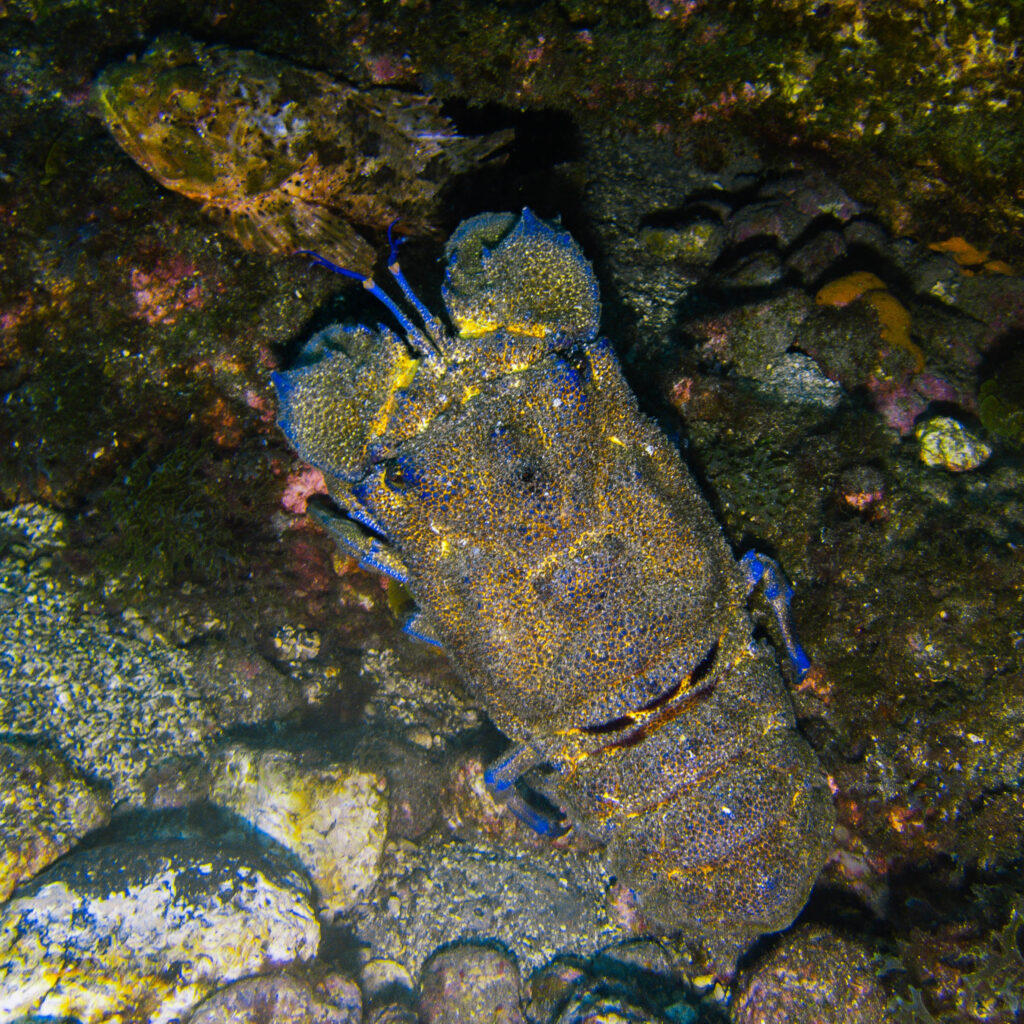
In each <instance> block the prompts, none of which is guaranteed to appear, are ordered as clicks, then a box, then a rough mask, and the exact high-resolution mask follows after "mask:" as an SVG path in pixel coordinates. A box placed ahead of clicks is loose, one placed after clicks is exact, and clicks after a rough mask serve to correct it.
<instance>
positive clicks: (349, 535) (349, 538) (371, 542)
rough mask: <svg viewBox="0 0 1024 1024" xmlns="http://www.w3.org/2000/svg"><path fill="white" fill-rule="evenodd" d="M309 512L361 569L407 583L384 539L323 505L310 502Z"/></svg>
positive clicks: (405, 572) (404, 570)
mask: <svg viewBox="0 0 1024 1024" xmlns="http://www.w3.org/2000/svg"><path fill="white" fill-rule="evenodd" d="M309 514H310V516H311V517H312V518H313V519H314V520H315V521H316V522H317V523H318V524H319V525H320V526H322V527H323V528H324V529H325V530H326V531H327V532H328V533H329V534H330V535H331V537H332V538H333V539H334V541H335V543H337V544H338V546H339V547H341V548H342V549H343V550H345V551H348V552H350V553H351V554H352V555H353V556H354V557H355V558H357V559H358V560H359V564H360V565H361V566H362V567H363V568H364V569H369V570H370V571H371V572H382V573H384V575H385V576H390V577H391V578H392V579H393V580H397V581H398V582H399V583H408V581H409V570H408V569H407V568H406V567H405V563H404V562H402V560H401V559H400V558H399V557H398V555H396V554H395V552H394V551H393V550H392V549H391V548H390V547H389V546H388V545H387V544H385V543H384V541H382V540H380V539H379V538H378V537H374V536H373V535H372V534H370V533H367V531H366V530H364V529H363V528H362V527H361V526H359V524H358V523H354V522H353V521H352V520H351V519H349V518H348V517H347V516H339V515H338V514H337V513H335V512H332V511H331V510H330V509H328V508H325V507H324V506H323V505H320V504H310V506H309Z"/></svg>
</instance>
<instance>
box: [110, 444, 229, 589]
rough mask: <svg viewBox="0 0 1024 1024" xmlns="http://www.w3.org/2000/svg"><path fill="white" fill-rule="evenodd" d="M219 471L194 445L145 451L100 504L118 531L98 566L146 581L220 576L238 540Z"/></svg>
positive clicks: (209, 455) (208, 454)
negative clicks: (156, 453) (158, 453)
mask: <svg viewBox="0 0 1024 1024" xmlns="http://www.w3.org/2000/svg"><path fill="white" fill-rule="evenodd" d="M220 468H221V467H220V466H219V464H218V462H217V460H216V459H215V457H214V455H213V453H212V452H210V451H209V450H206V449H204V448H202V447H196V446H195V445H194V444H192V443H188V442H185V443H182V444H179V445H177V446H176V447H174V448H172V449H171V450H170V451H168V452H166V453H164V454H163V455H160V456H156V455H151V454H144V455H141V456H139V457H138V458H137V459H136V460H135V461H134V462H133V463H132V464H131V466H130V467H129V468H128V471H127V473H126V474H125V475H124V476H123V477H122V478H121V480H119V481H118V482H117V483H116V484H113V485H112V486H110V487H108V488H107V489H106V490H105V491H104V492H103V494H102V495H101V496H100V498H99V500H98V501H97V503H96V504H97V508H98V510H99V511H100V512H101V513H102V514H103V515H104V516H105V517H107V518H108V519H109V521H110V524H111V530H112V534H111V537H110V539H109V542H108V544H107V545H106V546H104V547H103V548H102V549H101V551H100V555H99V564H100V568H101V569H104V570H105V571H107V572H112V573H117V574H119V575H122V576H125V575H127V576H129V577H132V578H135V579H138V580H146V581H151V580H153V579H154V578H157V579H163V580H178V579H182V578H191V579H197V578H198V579H200V580H211V579H219V578H220V577H221V576H222V575H223V574H224V573H225V572H226V571H227V570H228V568H229V567H230V566H231V565H232V564H233V563H234V561H235V559H236V557H237V551H238V548H239V544H240V542H239V540H238V539H237V538H236V537H235V536H234V534H233V532H232V530H231V528H230V524H229V510H228V507H227V506H228V503H227V498H226V495H225V493H224V490H223V487H224V486H225V485H224V481H223V480H222V479H221V478H220Z"/></svg>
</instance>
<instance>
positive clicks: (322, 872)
mask: <svg viewBox="0 0 1024 1024" xmlns="http://www.w3.org/2000/svg"><path fill="white" fill-rule="evenodd" d="M211 799H213V800H214V802H216V803H218V804H220V805H221V806H222V807H226V808H228V809H229V810H232V811H234V812H235V813H236V814H238V815H240V816H241V817H243V818H245V820H246V821H248V822H250V823H251V824H252V825H254V826H255V827H256V828H258V829H259V830H260V831H261V832H264V833H266V834H267V835H268V836H270V837H271V838H272V839H276V840H277V841H278V842H279V843H281V845H282V846H284V847H286V848H287V849H289V850H291V851H292V853H294V854H295V855H296V856H297V857H298V858H299V860H300V861H301V862H302V864H303V866H304V867H305V868H306V870H307V871H308V872H309V873H310V877H311V878H312V879H313V882H314V884H315V885H316V888H317V892H318V894H319V897H320V900H321V901H322V904H323V907H324V909H325V910H326V912H327V913H328V914H329V915H333V914H336V913H339V912H341V911H344V910H348V909H350V908H351V907H352V906H353V905H354V904H355V902H356V901H357V900H358V899H359V898H360V897H361V896H363V895H365V894H366V893H367V892H368V891H369V889H370V888H371V886H372V885H373V883H374V882H375V881H376V880H377V875H378V872H379V871H380V859H381V854H382V852H383V850H384V839H385V837H386V835H387V826H388V797H387V786H386V783H385V781H384V779H382V778H381V777H380V776H378V775H373V774H370V773H368V772H361V771H358V770H357V769H355V768H353V767H351V766H346V765H341V764H332V765H325V766H306V765H303V764H302V763H300V762H298V761H297V760H296V759H295V758H294V756H293V755H291V754H288V753H286V752H285V751H277V750H263V751H257V750H250V749H247V748H245V747H240V746H234V747H229V748H228V749H226V750H224V751H222V752H221V753H220V754H219V755H218V757H217V761H216V767H215V768H214V780H213V787H212V790H211Z"/></svg>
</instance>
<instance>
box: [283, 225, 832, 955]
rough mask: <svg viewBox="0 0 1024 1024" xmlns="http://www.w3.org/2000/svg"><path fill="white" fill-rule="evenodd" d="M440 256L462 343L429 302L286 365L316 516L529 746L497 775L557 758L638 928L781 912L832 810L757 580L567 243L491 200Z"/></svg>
mask: <svg viewBox="0 0 1024 1024" xmlns="http://www.w3.org/2000/svg"><path fill="white" fill-rule="evenodd" d="M447 255H448V260H449V269H448V276H447V282H446V288H445V302H446V305H447V307H448V312H449V315H450V317H451V319H452V321H453V323H454V325H455V328H456V332H457V333H450V332H447V331H445V330H444V329H443V328H442V327H441V325H440V324H439V323H437V322H436V321H434V320H433V319H432V318H431V317H430V316H429V314H428V313H427V312H426V310H421V311H420V312H421V313H422V314H423V316H422V319H423V321H424V324H425V327H426V333H424V332H423V331H421V330H420V329H418V328H416V327H414V326H413V324H412V323H411V322H408V321H403V328H404V329H405V332H406V341H405V342H403V341H401V340H399V339H398V338H397V337H396V336H395V335H393V334H391V333H390V332H387V331H382V332H373V331H370V330H368V329H366V328H363V327H357V328H351V329H345V328H340V327H333V328H328V329H327V330H326V331H324V332H322V333H321V334H320V335H318V336H317V337H316V338H315V339H314V340H313V341H312V342H311V343H310V347H309V348H308V349H307V351H306V354H305V356H304V357H303V358H302V359H301V360H300V363H299V365H298V366H297V367H296V368H295V369H293V370H291V371H290V372H288V373H285V374H280V375H277V377H276V384H277V387H278V391H279V395H280V399H281V420H280V422H281V426H282V428H283V429H284V432H285V433H286V434H287V435H288V437H289V439H290V440H291V441H292V443H293V444H294V445H295V447H296V449H297V450H298V451H299V453H300V455H302V456H303V457H304V458H307V459H308V460H310V461H311V462H313V463H314V464H315V465H316V466H317V467H318V468H319V469H321V470H322V471H323V473H324V476H325V479H326V480H327V483H328V489H329V491H330V493H331V495H332V497H333V498H334V499H335V501H336V503H337V504H338V505H339V506H340V507H341V508H342V509H344V510H345V511H346V512H347V513H348V514H349V515H348V517H342V516H337V515H333V514H329V515H327V516H323V517H322V521H323V522H324V523H325V525H327V527H328V529H329V530H330V531H331V532H332V533H333V534H334V535H335V537H336V538H337V539H338V541H339V542H340V543H341V544H342V545H344V546H345V547H347V548H349V549H350V550H352V551H354V552H355V553H356V554H357V555H358V556H359V557H360V559H361V560H362V562H363V564H364V566H367V567H371V568H376V569H378V570H381V571H383V572H385V573H387V574H389V575H391V576H392V577H394V578H396V579H398V580H400V581H401V582H403V583H405V584H406V585H407V586H408V588H409V590H410V591H411V593H412V595H413V597H414V598H415V599H416V602H417V604H418V606H419V610H418V612H417V613H416V614H415V615H414V616H413V617H412V619H411V620H410V622H409V623H408V628H409V631H410V632H412V633H414V634H415V635H418V636H420V637H423V638H426V639H428V640H432V641H434V642H437V643H440V644H441V645H442V646H443V647H444V648H445V650H446V651H447V652H448V654H449V656H450V657H451V659H452V662H453V663H454V665H455V667H456V668H457V670H458V671H459V672H460V674H461V675H462V676H463V678H464V679H465V680H466V682H467V684H468V686H469V687H470V688H471V690H472V692H473V693H474V694H475V695H476V696H477V697H478V698H479V699H480V700H481V702H482V703H483V704H484V706H485V707H486V708H487V710H488V713H489V714H490V715H491V717H492V718H493V720H494V721H495V723H496V724H497V725H498V726H499V727H500V728H501V729H502V730H504V731H505V732H506V733H508V734H509V735H510V736H511V737H513V738H514V739H515V740H517V741H518V742H519V744H520V746H519V747H517V748H515V749H514V750H513V752H512V754H511V755H510V756H507V757H505V758H503V759H502V761H501V763H500V764H499V765H497V766H495V767H494V768H492V770H491V772H490V773H489V775H490V781H492V782H493V783H494V784H495V787H496V788H497V789H498V790H499V791H502V790H504V791H506V792H509V791H512V792H514V790H511V787H512V783H513V782H514V780H515V778H516V777H517V776H518V775H520V774H522V772H524V771H528V770H529V769H530V768H532V767H536V766H538V765H541V764H548V765H550V766H552V767H554V768H555V769H557V771H555V772H553V773H551V774H550V775H549V776H548V777H547V778H546V780H545V781H544V782H543V783H541V785H543V787H544V789H545V790H546V792H548V794H549V795H550V796H551V797H552V799H553V800H555V801H556V802H557V803H559V804H561V805H562V806H564V807H565V808H566V809H567V811H568V812H569V813H570V815H571V817H572V818H573V819H574V821H575V822H576V823H577V825H578V826H579V827H581V828H583V829H585V830H586V831H588V832H589V833H591V834H592V835H594V836H595V837H597V838H598V839H600V840H601V841H602V842H603V843H605V844H606V847H607V851H608V856H609V858H610V864H611V867H612V869H613V870H614V871H615V873H616V874H617V875H618V877H619V878H620V880H622V881H623V882H624V883H625V884H626V885H627V886H628V887H629V889H630V890H631V898H632V899H635V906H636V910H637V911H638V913H639V916H640V918H641V920H642V921H643V923H644V924H645V926H646V927H648V928H650V929H654V930H659V931H664V932H670V931H676V930H680V929H684V928H688V929H694V930H697V931H701V932H703V933H705V934H707V935H713V936H719V937H728V938H734V939H735V938H738V939H743V938H749V937H750V936H753V935H757V934H760V933H762V932H766V931H771V930H774V929H778V928H782V927H785V926H786V925H787V924H788V923H789V922H790V921H791V920H792V919H793V917H794V916H795V915H796V914H797V912H798V911H799V910H800V908H801V907H802V906H803V903H804V901H805V900H806V898H807V894H808V892H809V891H810V888H811V886H812V885H813V883H814V880H815V878H816V876H817V873H818V871H819V869H820V867H821V865H822V862H823V861H824V857H825V852H826V848H827V844H828V842H829V836H830V833H831V826H832V808H831V801H830V798H829V795H828V791H827V788H826V785H825V780H824V777H823V775H822V772H821V770H820V768H819V766H818V764H817V762H816V759H815V757H814V755H813V753H812V752H811V750H810V748H809V747H808V746H807V744H806V743H805V742H804V740H803V739H802V738H801V737H800V735H799V734H798V733H797V732H796V729H795V721H794V717H793V712H792V708H791V706H790V704H789V699H788V696H787V694H786V690H785V686H784V683H783V680H782V677H781V675H780V673H779V670H778V667H777V665H776V661H775V656H774V652H772V651H771V649H770V648H768V647H767V646H766V645H764V644H760V643H755V642H754V640H753V638H752V626H751V622H750V619H749V616H748V613H747V610H746V599H747V593H748V590H749V583H748V577H747V575H746V574H745V572H744V570H743V568H742V567H741V565H740V564H738V563H737V562H736V560H735V559H734V558H733V555H732V552H731V551H730V549H729V546H728V544H727V543H726V541H725V539H724V537H723V535H722V532H721V529H720V528H719V526H718V524H717V523H716V521H715V519H714V517H713V516H712V514H711V511H710V509H709V507H708V505H707V503H706V502H705V500H704V498H703V496H702V495H701V494H700V492H699V490H698V489H697V486H696V484H695V482H694V481H693V479H692V477H691V476H690V475H689V474H688V472H687V471H686V469H685V468H684V466H683V464H682V462H681V461H680V459H679V456H678V453H677V452H676V450H675V449H674V448H673V447H672V445H671V444H670V443H669V442H668V440H667V439H666V438H665V437H664V436H663V435H662V434H661V433H660V432H659V431H658V430H657V428H656V427H655V426H654V425H653V424H652V423H650V422H649V421H647V420H646V419H645V418H644V417H643V416H642V415H641V414H640V413H639V411H638V409H637V406H636V402H635V400H634V398H633V396H632V394H631V393H630V391H629V389H628V387H627V385H626V384H625V381H624V379H623V377H622V374H621V371H620V370H619V366H618V362H617V361H616V359H615V356H614V354H613V353H612V351H611V348H610V347H609V346H608V344H607V343H605V342H601V341H596V340H595V335H596V333H597V322H598V318H599V315H600V305H599V300H598V295H597V287H596V283H595V279H594V276H593V272H592V270H591V268H590V266H589V264H588V263H587V262H586V260H585V259H584V258H583V256H582V253H581V252H580V250H579V248H578V246H577V245H576V243H575V242H574V241H573V240H572V239H571V238H570V236H569V235H568V234H567V233H565V232H560V231H558V230H555V229H553V228H552V227H550V226H549V225H547V224H545V223H543V222H541V221H539V220H538V219H537V218H536V217H534V216H533V215H532V214H531V213H530V212H529V211H526V212H524V214H523V215H522V217H521V218H519V219H516V218H514V217H512V216H511V215H508V214H484V215H482V216H479V217H475V218H473V219H472V220H470V221H467V222H466V223H465V224H463V225H462V226H461V227H460V228H459V229H458V231H457V232H456V233H455V235H454V236H453V238H452V239H451V240H450V241H449V243H448V247H447ZM400 283H401V281H400ZM413 353H415V354H413ZM513 799H514V798H513ZM519 812H520V813H522V814H525V815H529V814H530V812H529V810H528V809H527V808H524V807H520V808H519ZM534 818H535V823H536V824H539V825H540V826H541V827H543V826H544V824H545V823H544V822H543V820H540V819H539V818H538V816H537V815H536V814H534Z"/></svg>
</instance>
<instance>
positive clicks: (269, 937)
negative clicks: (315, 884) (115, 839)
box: [0, 840, 320, 1024]
mask: <svg viewBox="0 0 1024 1024" xmlns="http://www.w3.org/2000/svg"><path fill="white" fill-rule="evenodd" d="M309 897H310V893H309V887H308V884H307V883H306V882H305V880H304V879H302V878H301V877H299V876H298V875H297V874H295V873H294V872H291V871H289V870H287V869H286V868H281V867H278V866H276V865H275V864H274V863H273V862H271V861H270V860H268V859H267V858H264V857H260V856H259V855H258V854H256V853H254V852H253V851H251V850H245V851H240V850H230V849H227V848H224V847H212V846H210V845H208V844H204V843H200V842H195V841H188V840H176V841H175V840H165V841H162V842H159V843H155V844H150V845H148V846H143V845H135V844H122V845H111V846H107V847H96V848H94V849H90V850H86V851H83V852H80V853H76V854H73V855H72V856H70V857H68V858H66V859H65V860H63V861H61V862H60V863H59V864H57V865H55V866H53V867H52V868H50V869H49V870H48V871H47V872H45V873H44V874H43V875H41V876H40V877H38V878H36V879H35V880H33V881H32V882H31V883H29V884H28V885H27V886H26V887H25V888H24V889H23V890H22V891H21V893H20V894H19V895H18V896H17V897H16V898H14V899H12V900H10V901H9V902H7V903H6V904H4V906H3V907H2V908H0V1019H3V1020H11V1019H14V1018H17V1017H19V1016H21V1015H28V1014H33V1015H37V1016H49V1017H75V1018H77V1019H78V1020H79V1021H80V1022H82V1024H94V1022H95V1024H98V1022H100V1021H108V1020H111V1019H119V1018H121V1019H123V1018H129V1017H131V1018H133V1019H135V1018H139V1019H142V1020H146V1021H150V1022H152V1024H163V1022H170V1021H173V1020H176V1019H179V1018H180V1017H181V1016H182V1015H183V1014H184V1013H186V1012H187V1011H188V1010H189V1009H190V1008H191V1007H192V1006H194V1005H195V1004H196V1003H198V1002H199V1001H200V1000H201V999H202V998H203V997H204V996H206V995H208V994H210V992H212V991H213V990H214V989H216V988H217V987H219V986H221V985H224V984H225V983H227V982H230V981H234V980H236V979H239V978H243V977H245V976H247V975H250V974H254V973H258V972H260V971H266V970H268V969H271V968H273V967H281V966H285V965H288V964H291V963H293V962H295V961H305V960H309V959H311V958H312V957H314V956H315V955H316V953H317V949H318V947H319V943H320V929H319V926H318V924H317V921H316V917H315V915H314V913H313V909H312V907H311V906H310V902H309Z"/></svg>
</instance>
